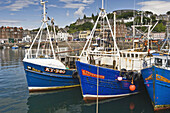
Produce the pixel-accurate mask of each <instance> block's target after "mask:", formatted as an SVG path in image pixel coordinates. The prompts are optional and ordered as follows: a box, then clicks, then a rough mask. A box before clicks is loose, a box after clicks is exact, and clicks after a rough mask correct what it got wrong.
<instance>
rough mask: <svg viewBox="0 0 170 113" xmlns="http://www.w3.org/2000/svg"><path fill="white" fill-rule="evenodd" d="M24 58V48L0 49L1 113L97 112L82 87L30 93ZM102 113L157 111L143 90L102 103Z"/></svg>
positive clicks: (145, 112) (150, 112)
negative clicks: (87, 101)
mask: <svg viewBox="0 0 170 113" xmlns="http://www.w3.org/2000/svg"><path fill="white" fill-rule="evenodd" d="M24 55H25V53H24V49H16V50H12V49H1V50H0V113H27V112H28V113H95V111H96V104H95V102H94V103H85V102H84V101H83V100H82V96H81V89H80V88H73V89H66V90H58V91H52V92H45V93H31V94H29V92H28V89H27V82H26V77H25V73H24V68H23V64H22V59H23V58H24ZM164 112H165V113H166V112H167V111H164ZM99 113H154V111H153V107H152V104H151V101H150V99H149V96H148V94H147V93H146V91H143V92H141V93H139V94H137V95H133V96H128V97H123V98H118V99H117V98H116V99H109V100H105V101H100V102H99Z"/></svg>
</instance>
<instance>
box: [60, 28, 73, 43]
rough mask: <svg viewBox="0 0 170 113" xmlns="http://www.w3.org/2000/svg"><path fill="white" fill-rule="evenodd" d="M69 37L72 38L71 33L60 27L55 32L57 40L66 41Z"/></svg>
mask: <svg viewBox="0 0 170 113" xmlns="http://www.w3.org/2000/svg"><path fill="white" fill-rule="evenodd" d="M70 37H71V39H73V38H72V37H73V36H72V35H70V34H69V33H67V32H66V31H64V30H63V29H60V30H59V31H58V33H57V40H58V41H68V40H70Z"/></svg>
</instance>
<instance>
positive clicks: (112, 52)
mask: <svg viewBox="0 0 170 113" xmlns="http://www.w3.org/2000/svg"><path fill="white" fill-rule="evenodd" d="M89 54H90V55H94V56H118V54H117V52H116V51H109V52H108V51H90V52H89Z"/></svg>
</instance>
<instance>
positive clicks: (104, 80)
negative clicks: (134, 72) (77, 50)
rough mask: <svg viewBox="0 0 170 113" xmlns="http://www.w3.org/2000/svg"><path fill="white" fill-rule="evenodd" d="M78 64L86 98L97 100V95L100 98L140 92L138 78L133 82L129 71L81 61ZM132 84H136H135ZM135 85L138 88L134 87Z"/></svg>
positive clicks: (84, 97) (83, 93)
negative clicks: (123, 71) (124, 71)
mask: <svg viewBox="0 0 170 113" xmlns="http://www.w3.org/2000/svg"><path fill="white" fill-rule="evenodd" d="M76 66H77V70H78V72H79V76H80V83H81V88H82V95H83V99H84V100H95V99H96V98H97V97H98V98H99V99H107V98H115V97H123V96H128V95H132V94H136V93H137V92H138V89H139V84H138V81H136V79H137V78H135V80H134V83H132V82H133V80H132V78H128V76H127V75H126V74H127V73H122V74H121V72H120V71H118V70H114V69H109V68H104V67H100V66H95V65H91V64H86V63H82V62H80V61H77V62H76ZM119 77H120V78H119ZM121 77H123V78H121ZM129 77H130V76H129ZM97 79H98V80H97ZM97 81H98V83H97ZM132 84H135V86H134V85H132ZM97 87H98V91H97ZM135 87H136V89H133V88H135ZM131 88H132V89H131ZM97 92H98V93H97Z"/></svg>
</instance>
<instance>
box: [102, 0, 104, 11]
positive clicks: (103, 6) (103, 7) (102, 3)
mask: <svg viewBox="0 0 170 113" xmlns="http://www.w3.org/2000/svg"><path fill="white" fill-rule="evenodd" d="M102 9H104V1H103V0H102Z"/></svg>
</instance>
